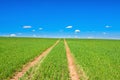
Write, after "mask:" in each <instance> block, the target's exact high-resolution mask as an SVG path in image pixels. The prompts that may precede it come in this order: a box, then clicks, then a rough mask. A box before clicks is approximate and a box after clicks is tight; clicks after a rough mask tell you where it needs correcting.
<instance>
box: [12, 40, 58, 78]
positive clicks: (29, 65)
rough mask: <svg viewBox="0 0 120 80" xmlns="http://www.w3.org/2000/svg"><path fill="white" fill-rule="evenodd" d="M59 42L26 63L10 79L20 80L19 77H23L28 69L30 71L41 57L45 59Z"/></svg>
mask: <svg viewBox="0 0 120 80" xmlns="http://www.w3.org/2000/svg"><path fill="white" fill-rule="evenodd" d="M58 43H59V40H58V41H57V42H56V43H55V44H54V45H52V46H51V47H50V48H48V49H47V50H45V51H44V52H43V53H42V54H41V55H40V56H38V57H36V58H35V59H34V60H33V61H31V62H29V63H27V64H26V65H24V67H23V68H22V70H21V71H20V72H16V74H15V75H14V76H13V77H12V78H11V79H10V80H19V78H20V77H22V76H23V75H24V74H25V73H26V71H28V70H29V69H30V68H31V67H33V66H34V65H35V64H37V63H38V62H39V61H40V60H41V59H43V58H44V57H45V56H46V55H47V54H48V53H49V52H50V51H51V50H52V49H53V47H55V46H56V45H57V44H58Z"/></svg>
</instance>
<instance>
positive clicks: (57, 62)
mask: <svg viewBox="0 0 120 80" xmlns="http://www.w3.org/2000/svg"><path fill="white" fill-rule="evenodd" d="M69 79H70V78H69V72H68V64H67V58H66V51H65V47H64V43H63V40H61V41H60V42H59V44H58V45H56V46H55V47H54V48H53V49H52V51H51V52H50V53H49V54H48V55H47V56H46V58H45V59H43V61H40V63H38V64H37V65H36V66H35V67H33V68H31V69H30V70H29V71H28V72H27V73H26V74H25V75H24V76H23V77H22V78H21V79H20V80H69Z"/></svg>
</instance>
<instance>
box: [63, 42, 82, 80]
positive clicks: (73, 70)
mask: <svg viewBox="0 0 120 80" xmlns="http://www.w3.org/2000/svg"><path fill="white" fill-rule="evenodd" d="M64 44H65V48H66V55H67V60H68V68H69V75H70V78H71V80H80V77H79V75H78V73H77V69H76V65H75V62H74V59H73V57H72V55H71V52H70V49H69V46H68V44H67V42H66V40H64Z"/></svg>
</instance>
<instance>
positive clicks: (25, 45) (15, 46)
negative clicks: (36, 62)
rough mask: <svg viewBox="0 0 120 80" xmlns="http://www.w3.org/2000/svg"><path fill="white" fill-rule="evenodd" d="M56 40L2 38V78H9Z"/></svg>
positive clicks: (0, 43)
mask: <svg viewBox="0 0 120 80" xmlns="http://www.w3.org/2000/svg"><path fill="white" fill-rule="evenodd" d="M55 42H56V39H37V38H0V80H7V79H9V78H10V77H11V76H13V75H14V73H15V72H16V71H20V70H21V68H22V66H23V65H24V64H26V63H27V62H29V61H31V60H33V59H34V58H35V57H36V56H38V55H40V54H41V53H42V52H43V51H44V50H46V49H47V48H48V47H50V46H52V45H53V44H54V43H55Z"/></svg>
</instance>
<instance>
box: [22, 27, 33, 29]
mask: <svg viewBox="0 0 120 80" xmlns="http://www.w3.org/2000/svg"><path fill="white" fill-rule="evenodd" d="M23 28H24V29H28V28H32V26H23Z"/></svg>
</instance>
